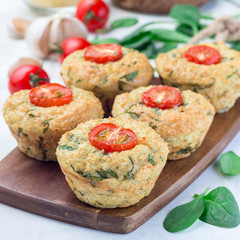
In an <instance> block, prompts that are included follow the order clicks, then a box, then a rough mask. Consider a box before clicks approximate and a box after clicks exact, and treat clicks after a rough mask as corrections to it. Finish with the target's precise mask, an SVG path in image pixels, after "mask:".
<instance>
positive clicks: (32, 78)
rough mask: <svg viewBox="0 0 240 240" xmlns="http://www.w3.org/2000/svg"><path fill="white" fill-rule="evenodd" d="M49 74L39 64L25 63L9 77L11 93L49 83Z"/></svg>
mask: <svg viewBox="0 0 240 240" xmlns="http://www.w3.org/2000/svg"><path fill="white" fill-rule="evenodd" d="M49 81H50V80H49V77H48V74H47V73H46V72H45V71H44V70H43V69H42V68H41V67H39V66H35V65H23V66H21V67H19V68H17V69H15V70H14V71H13V73H12V74H11V75H10V77H9V82H8V89H9V91H10V93H11V94H13V93H15V92H17V91H20V90H24V89H31V88H34V87H37V86H40V85H43V84H46V83H49Z"/></svg>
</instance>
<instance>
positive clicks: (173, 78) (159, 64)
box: [156, 42, 240, 88]
mask: <svg viewBox="0 0 240 240" xmlns="http://www.w3.org/2000/svg"><path fill="white" fill-rule="evenodd" d="M202 45H203V46H208V47H211V48H213V49H216V50H218V51H219V53H220V55H221V60H220V62H219V63H217V64H211V65H204V64H198V63H195V62H190V61H188V60H187V59H186V58H185V57H184V54H185V52H186V51H187V50H188V49H189V48H191V47H193V46H196V45H192V44H188V45H186V46H185V47H183V48H179V49H174V50H172V51H169V52H167V53H161V54H159V55H158V57H157V58H156V69H157V71H158V73H159V75H160V76H161V77H162V78H164V79H167V80H168V81H170V82H171V83H173V84H175V86H178V84H181V85H182V84H184V85H191V86H192V87H196V88H209V87H211V86H212V85H213V84H214V83H215V81H216V80H218V79H222V78H225V79H229V78H231V80H232V81H238V79H239V73H238V65H239V63H240V52H238V51H235V50H232V49H229V48H228V46H227V45H226V44H225V43H224V42H217V43H204V44H201V46H202Z"/></svg>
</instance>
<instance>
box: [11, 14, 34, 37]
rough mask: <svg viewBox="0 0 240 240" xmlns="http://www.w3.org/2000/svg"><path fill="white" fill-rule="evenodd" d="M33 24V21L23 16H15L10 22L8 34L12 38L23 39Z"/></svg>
mask: <svg viewBox="0 0 240 240" xmlns="http://www.w3.org/2000/svg"><path fill="white" fill-rule="evenodd" d="M30 24H31V21H29V20H26V19H23V18H13V19H11V21H10V22H9V23H8V34H9V35H10V37H12V38H17V39H22V38H24V37H25V33H26V31H27V28H28V27H29V25H30Z"/></svg>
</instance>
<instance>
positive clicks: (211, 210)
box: [200, 187, 240, 228]
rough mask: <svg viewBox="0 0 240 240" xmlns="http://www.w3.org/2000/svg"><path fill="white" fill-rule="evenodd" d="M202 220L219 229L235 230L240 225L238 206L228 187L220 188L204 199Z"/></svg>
mask: <svg viewBox="0 0 240 240" xmlns="http://www.w3.org/2000/svg"><path fill="white" fill-rule="evenodd" d="M204 202H205V209H204V212H203V213H202V215H201V217H200V220H202V221H203V222H206V223H209V224H211V225H214V226H218V227H225V228H233V227H236V226H238V225H239V223H240V213H239V208H238V204H237V202H236V200H235V198H234V196H233V194H232V193H231V192H230V191H229V190H228V189H227V188H226V187H218V188H216V189H214V190H212V191H211V192H210V193H209V194H207V195H206V196H205V197H204Z"/></svg>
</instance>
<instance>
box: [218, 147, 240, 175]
mask: <svg viewBox="0 0 240 240" xmlns="http://www.w3.org/2000/svg"><path fill="white" fill-rule="evenodd" d="M220 168H221V171H222V172H223V173H224V174H226V175H229V176H236V175H239V174H240V157H239V156H238V155H236V154H235V153H234V152H231V151H229V152H227V153H224V154H222V155H221V156H220Z"/></svg>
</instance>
